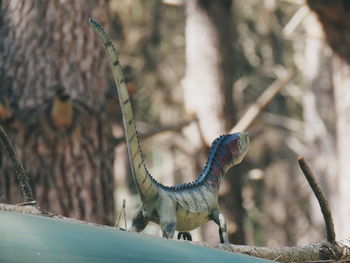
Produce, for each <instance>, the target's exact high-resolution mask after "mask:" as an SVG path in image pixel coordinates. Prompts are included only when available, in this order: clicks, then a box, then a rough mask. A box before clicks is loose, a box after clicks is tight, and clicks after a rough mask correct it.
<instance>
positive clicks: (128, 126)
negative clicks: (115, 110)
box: [89, 18, 249, 243]
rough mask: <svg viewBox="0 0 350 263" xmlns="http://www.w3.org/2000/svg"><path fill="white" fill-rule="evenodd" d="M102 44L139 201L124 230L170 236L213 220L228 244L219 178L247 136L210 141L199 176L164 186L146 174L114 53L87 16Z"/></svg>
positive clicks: (245, 146) (237, 155)
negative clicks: (153, 228)
mask: <svg viewBox="0 0 350 263" xmlns="http://www.w3.org/2000/svg"><path fill="white" fill-rule="evenodd" d="M89 23H90V24H91V25H92V27H93V29H94V30H95V31H96V33H97V34H98V36H99V38H100V39H101V41H102V42H103V45H104V48H105V50H106V53H107V56H108V60H109V62H110V65H111V67H112V71H113V76H114V80H115V83H116V87H117V91H118V98H119V103H120V107H121V110H122V118H123V124H124V130H125V137H126V143H127V149H128V156H129V161H130V165H131V171H132V176H133V179H134V182H135V184H136V188H137V191H138V193H139V195H140V198H141V207H140V208H139V209H138V210H137V212H136V213H135V215H134V217H133V219H132V225H131V227H130V228H129V229H128V230H131V231H136V232H141V231H142V230H143V229H144V228H145V227H146V225H147V224H148V223H149V222H150V221H152V222H155V223H156V224H158V225H160V228H161V230H162V234H163V237H165V238H173V237H174V233H175V230H177V231H179V232H184V233H186V234H187V232H188V231H191V230H193V229H195V228H197V227H199V226H200V225H202V224H204V223H206V222H208V221H209V220H213V221H214V222H215V223H216V224H217V225H218V226H219V236H220V242H221V243H227V242H228V235H227V231H226V223H225V220H224V217H223V215H222V214H221V213H220V211H219V206H218V190H219V186H220V183H221V181H222V179H223V177H224V174H225V173H226V171H227V170H228V169H230V168H231V167H232V166H233V165H236V164H238V163H240V162H241V161H242V159H243V157H244V156H245V154H246V153H247V150H248V146H249V135H248V133H247V132H240V133H234V134H226V135H222V136H220V137H218V138H217V139H215V140H214V141H213V143H212V146H211V149H210V152H209V157H208V160H207V163H206V165H205V168H204V169H203V171H202V172H201V174H200V175H199V177H198V178H197V179H196V180H195V181H193V182H191V183H185V184H178V185H175V186H165V185H163V184H161V183H159V182H158V181H157V180H156V179H155V178H154V177H153V176H152V175H151V174H150V173H149V172H148V170H147V167H146V165H145V161H144V159H143V157H142V152H141V147H140V143H139V139H138V133H137V130H136V126H135V121H134V117H133V113H132V107H131V104H130V99H129V94H128V91H127V87H126V84H125V78H124V75H123V71H122V67H121V64H120V62H119V57H118V53H117V49H116V48H115V46H114V44H113V43H112V41H111V39H110V38H109V36H108V35H107V33H106V32H105V31H104V29H103V27H102V26H101V25H100V24H99V23H98V22H96V21H95V20H93V19H92V18H89Z"/></svg>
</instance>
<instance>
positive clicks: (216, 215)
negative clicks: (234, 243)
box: [209, 210, 228, 243]
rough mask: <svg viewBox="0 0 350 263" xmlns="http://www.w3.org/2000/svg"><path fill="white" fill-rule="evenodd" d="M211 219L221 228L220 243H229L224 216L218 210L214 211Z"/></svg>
mask: <svg viewBox="0 0 350 263" xmlns="http://www.w3.org/2000/svg"><path fill="white" fill-rule="evenodd" d="M209 217H210V219H211V220H213V221H214V222H215V223H216V224H217V225H218V226H219V235H220V243H228V235H227V230H226V223H225V218H224V216H223V214H221V213H220V212H219V211H218V210H213V211H212V212H211V214H210V216H209Z"/></svg>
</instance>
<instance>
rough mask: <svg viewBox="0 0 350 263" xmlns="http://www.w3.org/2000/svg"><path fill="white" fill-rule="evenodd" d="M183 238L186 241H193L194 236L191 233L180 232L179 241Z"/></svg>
mask: <svg viewBox="0 0 350 263" xmlns="http://www.w3.org/2000/svg"><path fill="white" fill-rule="evenodd" d="M181 237H182V238H183V239H184V240H188V241H192V235H191V234H190V232H179V233H178V234H177V239H181Z"/></svg>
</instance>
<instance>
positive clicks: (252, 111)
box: [230, 71, 294, 133]
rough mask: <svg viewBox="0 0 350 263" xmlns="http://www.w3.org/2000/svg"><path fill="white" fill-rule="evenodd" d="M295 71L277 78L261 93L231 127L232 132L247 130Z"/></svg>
mask: <svg viewBox="0 0 350 263" xmlns="http://www.w3.org/2000/svg"><path fill="white" fill-rule="evenodd" d="M293 76H294V71H292V72H289V73H288V74H287V75H286V76H285V77H283V78H280V79H277V80H275V81H274V82H273V83H272V84H271V85H270V86H269V87H267V89H266V90H265V91H264V92H263V93H262V94H261V95H260V97H259V98H258V99H257V101H256V102H255V103H254V104H253V105H252V106H250V107H249V108H248V110H247V111H246V112H245V113H244V115H243V116H242V118H241V119H240V120H239V121H238V123H237V124H236V125H235V126H234V127H233V128H232V129H231V131H230V133H234V132H238V131H246V130H247V129H248V128H249V127H250V126H251V125H252V123H253V122H254V121H255V120H256V118H257V117H258V116H259V114H260V113H261V112H262V110H263V109H264V108H265V107H266V105H267V104H268V103H269V102H270V101H271V100H272V99H273V98H274V97H275V96H276V95H277V94H278V92H279V91H280V90H281V89H282V88H283V87H284V86H285V85H286V84H287V83H288V82H289V81H290V80H291V78H292V77H293Z"/></svg>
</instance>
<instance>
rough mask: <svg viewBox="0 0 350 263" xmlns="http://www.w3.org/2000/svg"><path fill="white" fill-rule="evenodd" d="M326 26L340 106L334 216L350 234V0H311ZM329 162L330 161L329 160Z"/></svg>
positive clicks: (341, 232)
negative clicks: (349, 221)
mask: <svg viewBox="0 0 350 263" xmlns="http://www.w3.org/2000/svg"><path fill="white" fill-rule="evenodd" d="M308 4H309V6H310V8H311V9H312V10H313V11H315V12H316V14H317V15H318V18H319V20H320V22H321V24H322V26H323V29H324V32H325V36H326V39H327V41H328V43H329V45H330V46H331V48H332V49H333V51H334V53H335V56H334V57H333V65H332V73H333V87H334V94H335V107H336V113H337V116H336V123H337V124H336V126H337V148H338V165H339V171H338V176H337V180H336V181H335V182H334V183H337V193H338V195H337V198H336V199H335V200H336V207H334V208H335V209H334V210H335V213H334V218H335V226H336V229H337V230H338V231H337V234H338V235H339V238H344V237H347V236H349V235H350V226H349V223H348V220H349V218H350V207H349V205H348V202H349V200H350V192H349V189H350V183H349V182H350V177H349V176H350V168H349V156H350V137H349V132H350V119H349V112H350V90H349V86H350V65H349V63H350V50H349V45H350V2H349V1H346V0H324V1H316V0H309V1H308ZM327 162H329V161H327Z"/></svg>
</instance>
